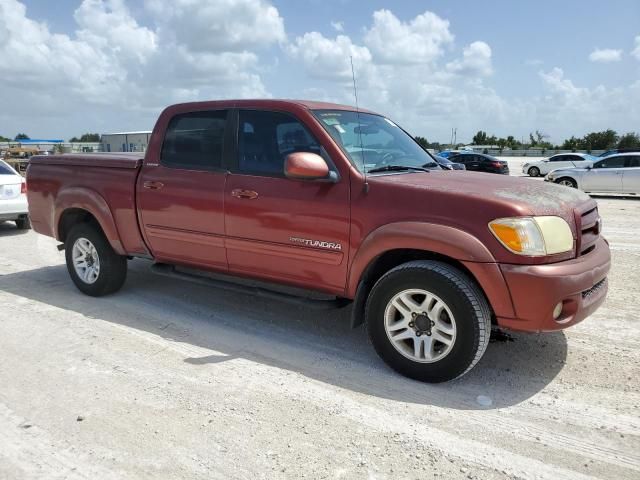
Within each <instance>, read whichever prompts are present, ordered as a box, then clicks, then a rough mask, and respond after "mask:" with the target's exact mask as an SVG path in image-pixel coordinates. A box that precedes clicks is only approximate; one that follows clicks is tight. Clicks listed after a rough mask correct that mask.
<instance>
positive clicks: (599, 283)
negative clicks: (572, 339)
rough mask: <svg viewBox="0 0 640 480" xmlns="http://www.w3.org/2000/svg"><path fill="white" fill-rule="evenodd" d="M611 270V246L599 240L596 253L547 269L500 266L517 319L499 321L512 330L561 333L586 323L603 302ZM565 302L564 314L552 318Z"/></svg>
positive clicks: (541, 266)
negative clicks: (579, 323)
mask: <svg viewBox="0 0 640 480" xmlns="http://www.w3.org/2000/svg"><path fill="white" fill-rule="evenodd" d="M610 267H611V254H610V252H609V244H608V243H607V242H606V241H605V240H604V238H600V239H599V240H598V242H597V243H596V247H595V249H594V250H593V251H591V252H589V253H587V254H586V255H583V256H581V257H578V258H575V259H572V260H566V261H564V262H559V263H553V264H547V265H500V270H501V271H502V275H503V276H504V279H505V282H506V284H507V287H508V289H509V292H510V294H511V300H512V302H513V308H514V314H515V317H514V318H507V317H500V316H498V317H497V321H498V325H500V326H501V327H505V328H509V329H512V330H521V331H528V332H543V331H554V330H561V329H563V328H567V327H570V326H571V325H575V324H576V323H578V322H580V321H582V320H584V319H585V318H587V317H588V316H589V315H591V314H592V313H593V312H595V311H596V310H597V309H598V307H600V305H602V303H603V302H604V300H605V298H606V296H607V291H608V283H607V273H608V272H609V269H610ZM560 302H562V313H561V314H560V316H559V317H558V319H557V320H554V318H553V310H554V308H555V306H556V305H557V304H558V303H560Z"/></svg>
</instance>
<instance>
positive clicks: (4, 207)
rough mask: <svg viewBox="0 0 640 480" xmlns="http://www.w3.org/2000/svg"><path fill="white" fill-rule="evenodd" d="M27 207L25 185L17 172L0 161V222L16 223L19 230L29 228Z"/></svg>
mask: <svg viewBox="0 0 640 480" xmlns="http://www.w3.org/2000/svg"><path fill="white" fill-rule="evenodd" d="M28 212H29V208H28V206H27V183H26V182H25V179H24V178H22V175H20V174H19V173H18V172H16V171H15V170H14V169H13V168H11V167H10V166H9V164H7V162H5V161H3V160H0V222H5V221H7V220H8V221H12V222H16V226H17V227H18V228H19V229H21V230H26V229H29V228H31V222H30V221H29V214H28Z"/></svg>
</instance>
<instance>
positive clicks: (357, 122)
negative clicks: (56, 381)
mask: <svg viewBox="0 0 640 480" xmlns="http://www.w3.org/2000/svg"><path fill="white" fill-rule="evenodd" d="M356 145H357V147H356ZM432 162H433V159H432V157H431V156H430V155H429V154H428V153H427V152H426V151H424V150H423V149H422V148H421V147H420V146H419V145H418V144H417V143H416V142H415V141H414V140H413V138H411V136H409V135H408V134H407V133H405V131H404V130H403V129H401V128H399V127H398V126H397V125H396V124H395V123H393V122H392V121H391V120H389V119H387V118H385V117H383V116H381V115H378V114H375V113H373V112H370V111H366V110H361V111H359V112H357V111H354V110H353V108H352V107H347V106H341V105H335V104H328V103H319V102H301V101H287V100H235V101H231V100H229V101H219V102H198V103H187V104H181V105H174V106H172V107H169V108H167V109H165V110H164V112H163V113H162V114H161V115H160V117H159V119H158V121H157V123H156V126H155V127H154V129H153V133H152V135H151V138H150V142H149V147H148V149H147V151H146V153H145V154H140V153H123V154H62V155H48V156H36V157H34V158H33V159H32V160H31V162H30V164H29V168H28V171H27V183H28V186H29V190H28V197H29V212H30V214H31V219H32V222H33V226H34V229H35V230H36V231H37V232H38V233H41V234H44V235H49V236H51V237H55V238H56V239H57V240H58V241H60V242H61V244H62V245H61V246H60V248H62V249H64V250H65V256H66V262H67V270H68V272H69V275H70V276H71V279H72V280H73V282H74V283H75V285H76V286H77V287H78V289H79V290H80V291H82V292H84V293H85V294H87V295H91V296H101V295H106V294H110V293H113V292H116V291H117V290H119V289H120V288H121V287H122V286H123V284H124V282H125V279H126V275H127V259H128V258H132V257H140V258H144V259H148V260H151V261H152V262H154V263H153V266H152V270H153V271H155V272H156V273H159V274H162V275H168V276H171V277H177V278H182V279H190V280H194V281H196V282H199V283H206V284H209V285H213V286H216V287H217V288H224V289H227V290H228V289H231V290H234V291H237V290H238V289H242V291H243V292H245V294H246V295H250V296H251V298H256V299H260V298H262V297H265V296H266V297H270V298H276V299H279V300H286V301H290V302H294V303H297V304H303V305H305V306H311V305H318V304H321V305H325V306H330V307H337V306H345V305H347V304H349V303H352V304H353V308H352V313H351V315H352V325H354V326H356V325H359V324H361V323H366V325H367V332H368V335H369V338H370V339H371V341H372V343H373V346H374V348H375V349H376V351H377V352H378V354H379V355H380V356H381V357H382V359H383V360H384V361H385V362H387V363H388V364H389V365H390V366H391V367H392V368H394V369H395V370H397V371H398V372H400V373H402V374H404V375H407V376H409V377H411V378H415V379H419V380H423V381H429V382H440V381H445V380H451V379H453V378H456V377H459V376H461V375H464V374H465V373H466V372H468V371H469V370H470V369H471V368H473V366H474V365H475V364H476V363H477V362H478V361H479V360H480V358H481V357H482V355H483V354H484V351H485V349H486V348H487V345H488V343H489V337H490V332H491V325H492V324H495V325H497V326H500V327H503V328H512V329H515V330H521V331H530V332H541V331H551V330H560V329H563V328H567V327H568V326H570V325H574V324H576V323H578V322H580V321H582V320H583V319H584V318H585V317H587V316H589V315H590V314H591V313H593V312H594V311H595V310H596V309H597V308H598V307H599V306H600V305H601V304H602V302H603V301H604V299H605V296H606V292H607V272H608V271H609V267H610V253H609V247H608V245H607V243H606V241H605V240H604V238H602V237H601V235H600V231H599V228H598V227H599V225H600V223H599V221H598V219H599V215H598V210H597V204H596V202H595V201H594V200H593V199H591V198H589V196H588V195H586V194H584V193H583V192H580V191H578V190H569V189H566V188H564V187H561V186H558V185H553V184H547V183H544V182H539V183H532V182H529V181H528V180H526V179H519V178H514V177H508V176H504V175H478V174H477V173H473V172H465V171H461V172H457V173H456V174H454V175H452V174H451V172H447V171H443V170H441V169H433V170H431V169H426V168H424V165H427V164H430V163H432ZM365 171H366V175H365ZM540 198H544V199H545V201H544V202H542V201H540V200H539V199H540ZM210 271H214V272H219V273H222V274H226V275H225V277H224V278H225V279H227V280H228V281H224V282H223V281H222V280H220V279H219V277H218V279H217V280H214V279H212V278H211V276H210V275H207V273H206V272H210ZM234 277H250V278H252V279H254V281H253V282H252V285H251V287H250V289H248V290H247V289H246V286H242V285H239V284H238V282H237V281H235V283H234V281H233V278H234ZM256 283H259V285H256ZM282 285H285V286H292V287H297V288H296V289H295V291H292V292H290V293H288V292H289V291H288V290H287V292H284V291H283V287H282ZM301 292H302V293H303V295H302V296H300V293H301ZM308 292H313V295H310V294H308ZM294 294H296V295H294ZM265 308H269V307H268V304H266V305H265ZM542 357H543V356H541V359H540V360H539V361H544V360H543V359H542Z"/></svg>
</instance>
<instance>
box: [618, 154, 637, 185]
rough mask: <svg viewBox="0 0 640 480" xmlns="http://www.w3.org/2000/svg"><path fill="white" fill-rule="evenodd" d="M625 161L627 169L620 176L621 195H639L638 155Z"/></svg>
mask: <svg viewBox="0 0 640 480" xmlns="http://www.w3.org/2000/svg"><path fill="white" fill-rule="evenodd" d="M626 159H627V164H626V165H627V167H626V168H625V169H624V172H623V174H622V193H636V194H637V193H640V155H636V156H633V157H626Z"/></svg>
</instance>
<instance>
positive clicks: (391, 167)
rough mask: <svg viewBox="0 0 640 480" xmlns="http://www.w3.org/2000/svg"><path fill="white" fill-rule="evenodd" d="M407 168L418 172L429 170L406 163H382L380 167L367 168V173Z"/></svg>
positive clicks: (404, 169) (396, 170) (397, 170)
mask: <svg viewBox="0 0 640 480" xmlns="http://www.w3.org/2000/svg"><path fill="white" fill-rule="evenodd" d="M407 170H417V171H419V172H430V171H431V170H427V169H426V168H422V167H410V166H408V165H384V166H382V167H376V168H372V169H371V170H367V173H378V172H402V171H407Z"/></svg>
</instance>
